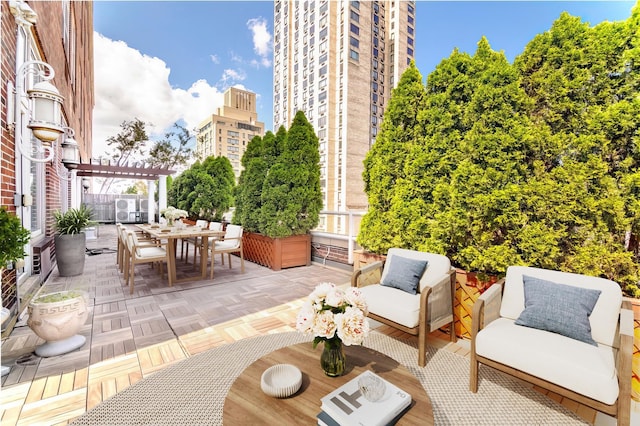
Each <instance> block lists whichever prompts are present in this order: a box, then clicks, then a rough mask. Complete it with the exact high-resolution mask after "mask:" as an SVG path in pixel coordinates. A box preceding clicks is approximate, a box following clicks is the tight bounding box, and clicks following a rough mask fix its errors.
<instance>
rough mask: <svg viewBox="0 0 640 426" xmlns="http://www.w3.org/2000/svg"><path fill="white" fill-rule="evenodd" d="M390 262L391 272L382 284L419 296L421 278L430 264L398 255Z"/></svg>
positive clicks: (392, 257)
mask: <svg viewBox="0 0 640 426" xmlns="http://www.w3.org/2000/svg"><path fill="white" fill-rule="evenodd" d="M389 262H391V263H390V264H389V270H388V271H387V274H386V275H385V277H384V279H383V280H382V282H381V283H380V284H382V285H384V286H387V287H394V288H397V289H400V290H403V291H406V292H407V293H411V294H417V293H418V285H419V284H420V278H422V274H423V273H424V270H425V268H426V267H427V263H428V262H427V261H426V260H417V259H409V258H408V257H402V256H397V255H394V256H391V260H389Z"/></svg>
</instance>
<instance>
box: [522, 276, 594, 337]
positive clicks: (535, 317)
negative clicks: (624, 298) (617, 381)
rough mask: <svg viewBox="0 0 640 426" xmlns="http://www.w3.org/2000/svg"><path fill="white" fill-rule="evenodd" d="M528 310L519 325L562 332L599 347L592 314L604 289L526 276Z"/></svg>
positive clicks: (523, 314)
mask: <svg viewBox="0 0 640 426" xmlns="http://www.w3.org/2000/svg"><path fill="white" fill-rule="evenodd" d="M522 278H523V281H524V306H525V308H524V311H522V313H521V314H520V316H519V317H518V319H517V320H516V322H515V324H516V325H522V326H525V327H531V328H537V329H539V330H546V331H551V332H553V333H558V334H561V335H563V336H566V337H570V338H572V339H576V340H579V341H581V342H585V343H588V344H590V345H594V346H596V342H595V341H594V340H593V338H592V337H591V324H590V323H589V315H591V312H592V311H593V307H594V306H595V304H596V302H597V301H598V297H599V296H600V293H601V291H600V290H595V289H587V288H580V287H574V286H570V285H564V284H558V283H554V282H551V281H547V280H543V279H540V278H535V277H529V276H527V275H523V277H522Z"/></svg>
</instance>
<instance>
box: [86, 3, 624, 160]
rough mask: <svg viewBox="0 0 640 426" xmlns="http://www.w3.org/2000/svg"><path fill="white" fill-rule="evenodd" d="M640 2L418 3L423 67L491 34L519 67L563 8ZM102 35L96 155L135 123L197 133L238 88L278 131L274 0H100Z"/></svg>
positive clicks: (615, 10)
mask: <svg viewBox="0 0 640 426" xmlns="http://www.w3.org/2000/svg"><path fill="white" fill-rule="evenodd" d="M634 4H635V1H569V2H566V1H564V2H561V1H533V2H525V1H513V2H509V1H494V2H485V1H467V2H463V1H418V2H417V6H416V50H415V52H416V64H417V66H418V69H419V70H420V72H421V73H422V75H423V77H425V78H426V77H427V75H428V74H429V73H430V72H431V71H433V69H434V68H435V67H436V66H437V64H438V63H439V62H440V61H441V60H442V59H443V58H446V57H448V56H449V55H450V54H451V52H452V50H453V49H454V48H456V47H457V48H458V49H459V50H461V51H464V52H468V53H470V54H473V52H474V51H475V49H476V44H477V42H478V40H480V38H481V37H482V36H483V35H484V36H486V37H487V38H488V40H489V43H490V44H491V47H492V48H493V49H494V50H496V51H503V52H504V53H505V55H506V56H507V59H508V60H509V61H513V59H514V58H515V57H516V56H517V55H518V54H519V53H521V52H522V51H523V49H524V47H525V45H526V44H527V43H528V42H529V41H530V40H531V39H532V38H533V37H534V36H535V35H536V34H538V33H541V32H544V31H546V30H548V29H549V28H550V27H551V24H552V23H553V21H554V20H555V19H557V18H558V17H559V16H560V13H561V12H562V11H565V10H566V11H568V12H569V13H570V14H572V15H574V16H579V17H581V18H582V20H583V21H585V22H589V23H590V24H591V25H596V24H598V23H600V22H602V21H605V20H608V21H617V20H624V19H626V18H628V17H629V16H630V15H631V8H632V7H633V6H634ZM94 31H95V33H94V50H95V67H96V70H95V80H96V81H95V88H96V89H95V90H96V93H95V95H96V107H95V109H94V134H93V140H94V142H93V143H94V153H93V154H94V157H98V156H100V155H103V154H104V152H105V151H106V145H105V143H104V141H105V140H106V138H108V137H109V136H114V135H116V134H117V133H118V131H119V129H120V123H122V122H123V121H125V120H131V119H133V118H136V117H137V118H140V119H141V120H143V121H145V122H147V123H150V124H151V125H150V126H149V127H148V130H150V133H152V136H151V138H152V140H153V139H154V138H158V137H160V135H162V134H163V133H164V131H165V130H166V129H167V128H168V127H170V126H171V125H172V124H173V123H174V122H176V121H180V122H181V123H183V124H185V125H186V126H187V127H188V128H195V126H196V125H197V124H198V123H199V122H200V121H201V120H203V119H205V118H206V117H207V115H209V114H212V113H215V110H216V108H217V107H219V106H220V105H221V104H222V94H223V93H224V90H225V89H226V88H228V87H230V86H234V85H238V86H240V87H243V88H245V89H248V90H251V91H254V92H256V93H257V94H258V104H257V107H258V118H259V120H260V121H263V122H265V125H266V128H267V129H272V115H273V114H272V106H273V100H272V97H273V89H272V86H273V83H272V67H271V60H272V50H271V47H272V45H271V41H272V34H273V3H272V2H267V1H257V2H255V1H254V2H249V1H195V2H190V1H138V2H130V1H96V2H94ZM228 34H232V36H228Z"/></svg>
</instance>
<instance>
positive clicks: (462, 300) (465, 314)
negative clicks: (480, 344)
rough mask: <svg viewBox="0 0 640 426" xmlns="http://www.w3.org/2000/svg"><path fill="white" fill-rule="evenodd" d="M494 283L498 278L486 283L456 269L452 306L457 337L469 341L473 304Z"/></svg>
mask: <svg viewBox="0 0 640 426" xmlns="http://www.w3.org/2000/svg"><path fill="white" fill-rule="evenodd" d="M496 281H498V278H497V277H494V276H491V277H489V280H488V281H482V280H478V276H477V274H475V273H473V272H467V271H465V270H462V269H456V297H455V299H454V304H453V317H454V320H455V327H456V335H457V336H458V337H461V338H465V339H471V323H472V318H471V314H472V312H473V304H474V303H475V302H476V300H478V297H480V295H481V294H482V293H484V291H485V290H486V289H488V288H489V287H491V285H492V284H494V283H495V282H496Z"/></svg>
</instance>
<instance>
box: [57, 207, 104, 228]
mask: <svg viewBox="0 0 640 426" xmlns="http://www.w3.org/2000/svg"><path fill="white" fill-rule="evenodd" d="M92 216H93V211H92V210H91V209H90V208H89V207H87V206H86V205H84V204H83V205H81V206H80V207H79V208H77V209H69V210H67V211H66V212H64V213H62V212H61V211H60V210H57V211H55V212H53V218H54V223H53V227H54V229H55V230H56V232H57V233H58V234H59V235H73V234H79V233H81V232H82V231H83V230H84V228H86V227H88V226H93V225H95V222H94V221H92V220H91V217H92Z"/></svg>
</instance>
